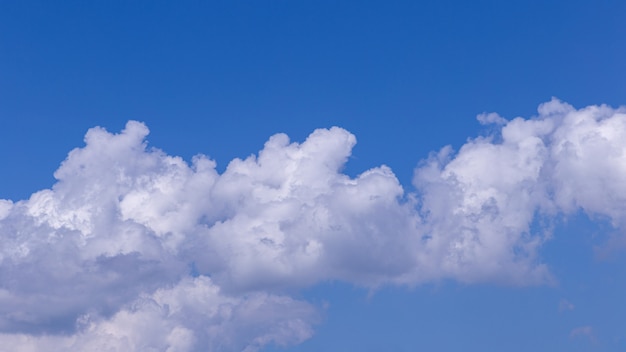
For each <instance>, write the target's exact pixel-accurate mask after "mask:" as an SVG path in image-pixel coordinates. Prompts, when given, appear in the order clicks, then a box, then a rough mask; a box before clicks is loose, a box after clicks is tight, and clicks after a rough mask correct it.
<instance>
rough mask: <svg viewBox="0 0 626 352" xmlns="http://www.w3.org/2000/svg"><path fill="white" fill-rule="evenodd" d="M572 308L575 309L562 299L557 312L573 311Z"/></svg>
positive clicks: (570, 303)
mask: <svg viewBox="0 0 626 352" xmlns="http://www.w3.org/2000/svg"><path fill="white" fill-rule="evenodd" d="M574 308H576V307H575V306H574V304H573V303H572V302H570V301H568V300H566V299H562V300H561V301H560V302H559V312H567V311H571V310H574Z"/></svg>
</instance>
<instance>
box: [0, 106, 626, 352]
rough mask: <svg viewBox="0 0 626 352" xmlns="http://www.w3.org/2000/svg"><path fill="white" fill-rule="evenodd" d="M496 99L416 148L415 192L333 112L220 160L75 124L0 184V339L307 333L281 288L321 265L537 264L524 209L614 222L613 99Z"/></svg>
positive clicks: (382, 275)
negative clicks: (252, 152)
mask: <svg viewBox="0 0 626 352" xmlns="http://www.w3.org/2000/svg"><path fill="white" fill-rule="evenodd" d="M496 117H499V116H495V115H494V116H491V117H489V118H488V117H485V118H483V119H482V120H484V121H487V122H489V123H496V124H501V125H502V128H501V130H500V131H499V132H498V133H499V134H501V136H498V138H491V137H481V138H476V139H473V140H469V141H468V142H467V143H466V144H465V145H464V146H463V147H462V148H461V149H460V150H459V151H458V152H457V153H454V152H453V151H452V150H451V149H450V148H444V149H442V150H441V151H440V152H439V153H437V154H433V155H432V156H431V157H430V158H428V159H427V160H425V161H423V162H422V163H421V164H420V166H419V167H418V168H417V169H416V173H415V179H414V186H415V187H416V193H407V192H406V191H405V190H404V189H403V188H402V186H401V185H400V184H399V182H398V180H397V178H396V177H395V175H394V174H393V172H392V171H391V170H390V169H389V168H388V167H386V166H381V167H377V168H373V169H371V170H367V171H365V172H364V173H362V174H361V175H359V176H357V177H356V178H350V177H348V176H347V175H345V174H343V173H342V172H341V169H342V167H343V166H344V164H345V162H346V161H347V159H348V157H349V156H350V153H351V150H352V147H353V146H354V144H355V143H356V139H355V137H354V136H353V135H352V134H350V133H349V132H347V131H345V130H343V129H341V128H336V127H335V128H331V129H320V130H316V131H314V132H313V133H312V134H311V135H310V136H309V137H308V138H307V140H306V141H304V142H302V143H291V142H290V141H289V139H288V137H287V136H286V135H284V134H278V135H275V136H273V137H271V138H270V139H269V140H268V142H267V143H266V144H265V146H264V148H263V149H262V150H261V151H260V152H259V153H258V155H257V156H250V157H248V158H246V159H244V160H241V159H235V160H233V161H232V162H231V163H230V164H229V165H228V167H227V168H226V170H225V171H224V172H223V173H222V174H220V173H218V172H217V171H216V169H215V163H214V162H213V161H212V160H209V159H208V158H206V157H204V156H202V155H198V156H196V157H195V158H194V159H193V160H192V162H191V164H188V163H186V162H185V161H184V160H182V159H181V158H179V157H174V156H169V155H167V154H165V153H164V152H162V151H160V150H158V149H153V148H148V147H147V145H146V142H145V137H146V135H147V134H148V129H147V128H146V126H144V125H143V124H141V123H138V122H129V123H128V125H127V126H126V128H125V129H124V130H123V131H122V132H121V133H119V134H111V133H109V132H107V131H105V130H104V129H102V128H94V129H91V130H90V131H89V132H88V133H87V135H86V137H85V143H86V145H85V146H84V147H82V148H77V149H75V150H73V151H72V152H70V154H69V155H68V157H67V159H66V160H65V161H64V162H63V164H62V165H61V167H60V168H59V169H58V170H57V172H56V173H55V177H56V178H57V180H58V181H57V183H56V184H55V185H54V186H53V187H52V188H51V189H48V190H42V191H39V192H37V193H34V194H33V195H32V196H31V197H30V199H28V200H22V201H17V202H12V201H0V237H2V241H1V242H0V275H1V276H2V277H3V280H2V281H1V282H0V313H1V314H0V331H1V332H2V333H3V335H2V336H1V337H0V342H2V343H3V345H6V346H9V345H13V346H23V347H22V350H23V351H27V350H29V348H30V350H42V349H44V347H42V346H58V347H55V348H58V349H59V350H63V349H66V348H70V347H71V348H73V349H74V348H79V347H80V346H83V345H81V344H87V343H88V344H98V343H100V342H99V341H102V343H103V344H108V345H106V346H108V347H106V346H105V345H102V347H101V350H106V348H110V349H111V350H149V348H155V349H156V350H164V349H167V348H170V350H171V351H193V350H198V349H201V350H206V349H209V350H215V351H231V350H232V351H235V350H242V349H245V348H248V350H254V349H256V348H259V347H262V346H263V345H265V344H267V343H278V344H293V343H298V342H300V341H302V340H303V339H306V338H308V337H309V336H310V335H311V331H312V330H311V326H312V325H313V324H314V323H315V322H316V321H317V316H316V314H314V309H313V308H312V307H311V306H310V305H308V304H307V303H305V302H299V301H295V300H293V299H291V298H289V297H288V296H284V293H285V292H291V291H292V290H294V289H298V288H300V287H305V286H309V285H313V284H315V283H317V282H321V281H325V280H342V281H347V282H351V283H354V284H358V285H362V286H365V287H378V286H380V285H383V284H390V283H391V284H407V285H415V284H419V283H422V282H425V281H431V280H439V279H442V278H452V279H456V280H459V281H463V282H485V281H491V282H506V283H511V284H531V283H542V282H546V281H547V280H550V274H549V271H548V269H547V267H546V266H545V265H544V264H542V263H541V258H539V257H538V254H537V253H538V251H537V250H538V248H540V246H541V245H542V243H544V242H545V241H546V240H548V239H549V237H550V234H549V228H548V229H546V228H542V227H541V226H537V224H540V223H541V222H542V221H544V220H545V221H547V222H548V223H549V222H550V218H552V217H553V216H555V215H557V214H565V215H567V214H572V213H575V212H576V211H578V210H580V209H582V210H583V211H586V212H587V213H589V214H591V215H592V216H600V217H606V218H608V219H610V220H611V222H612V224H613V225H614V226H616V227H618V226H622V225H623V222H624V220H625V219H624V215H623V214H626V212H625V210H626V186H625V185H624V183H623V182H621V180H623V179H624V178H625V177H626V115H625V114H624V111H623V110H619V109H618V110H615V109H611V108H609V107H606V106H591V107H587V108H584V109H580V110H576V109H574V108H572V107H571V106H569V105H567V104H564V103H562V102H559V101H558V100H552V101H551V102H548V103H546V104H543V105H541V106H540V108H539V115H538V116H537V117H534V118H532V119H522V118H516V119H514V120H511V121H506V120H504V119H502V118H496ZM482 120H481V121H482ZM484 121H483V122H484ZM500 137H501V138H500ZM496 141H497V142H496ZM416 159H417V158H416ZM192 276H193V277H192ZM194 277H195V278H194ZM209 277H210V279H209ZM225 306H227V307H230V308H228V309H227V311H228V312H230V313H228V314H227V316H223V315H221V314H222V313H220V312H222V310H221V309H222V308H223V307H225ZM192 307H193V308H192ZM224 309H225V308H224ZM183 311H184V312H185V313H184V314H183V313H180V312H183ZM176 312H178V313H176ZM224 314H225V313H224ZM42 334H43V335H42ZM104 336H106V338H105V337H104ZM5 342H6V343H5ZM28 346H31V347H28ZM68 346H70V347H68ZM168 346H169V347H168ZM50 348H52V347H50ZM50 348H48V349H47V350H50ZM79 349H80V348H79Z"/></svg>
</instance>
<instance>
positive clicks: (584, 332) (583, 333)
mask: <svg viewBox="0 0 626 352" xmlns="http://www.w3.org/2000/svg"><path fill="white" fill-rule="evenodd" d="M569 337H570V339H579V338H584V339H586V340H589V341H591V342H594V341H596V337H595V335H594V333H593V328H592V327H591V326H589V325H587V326H580V327H577V328H574V329H572V331H571V332H570V333H569Z"/></svg>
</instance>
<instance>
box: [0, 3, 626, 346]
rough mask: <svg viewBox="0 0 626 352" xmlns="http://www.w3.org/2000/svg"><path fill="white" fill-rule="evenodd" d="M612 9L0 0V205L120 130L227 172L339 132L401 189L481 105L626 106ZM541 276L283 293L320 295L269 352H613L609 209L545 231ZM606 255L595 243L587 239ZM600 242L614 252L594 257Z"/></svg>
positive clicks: (619, 11)
mask: <svg viewBox="0 0 626 352" xmlns="http://www.w3.org/2000/svg"><path fill="white" fill-rule="evenodd" d="M625 15H626V3H625V2H622V1H602V0H600V1H598V0H596V1H577V0H573V1H428V2H427V1H325V0H319V1H305V0H288V1H204V2H202V1H177V2H174V1H172V2H166V1H88V2H87V1H63V2H48V1H30V0H28V1H1V2H0V163H1V164H2V172H0V199H12V200H14V201H18V200H21V199H27V198H28V197H29V196H30V195H31V194H32V193H33V192H36V191H38V190H40V189H44V188H49V187H51V186H52V184H53V183H54V182H55V181H54V178H53V173H54V171H55V170H56V169H57V168H58V167H59V164H60V163H61V162H62V161H63V160H64V159H65V158H66V156H67V153H68V152H69V151H70V150H71V149H73V148H75V147H79V146H82V145H83V144H84V143H83V141H82V138H83V135H84V134H85V132H86V131H87V130H88V129H89V128H91V127H94V126H102V127H105V128H106V129H107V130H109V131H112V132H118V131H120V130H122V129H123V127H124V125H125V123H126V121H128V120H138V121H143V122H145V124H146V125H147V126H148V127H149V128H150V131H151V132H150V135H149V136H148V141H149V144H150V145H151V146H155V147H157V148H160V149H162V150H164V151H165V152H166V153H168V154H170V155H179V156H182V157H183V158H184V159H185V160H188V161H189V160H191V157H192V156H193V155H195V154H198V153H203V154H206V155H208V156H209V157H211V158H212V159H214V160H216V162H217V169H218V170H219V171H223V170H224V169H225V167H226V165H227V164H228V162H229V161H230V160H231V159H233V158H236V157H240V158H245V157H247V156H248V155H250V154H252V153H256V152H258V151H259V150H260V149H261V148H262V147H263V143H264V142H265V141H266V140H267V139H268V138H269V137H270V136H271V135H273V134H275V133H279V132H284V133H286V134H288V135H289V136H290V137H291V139H292V140H294V141H303V140H304V139H305V138H306V137H307V135H309V133H311V132H312V131H313V130H314V129H316V128H328V127H331V126H340V127H342V128H345V129H347V130H348V131H350V132H351V133H353V134H354V135H355V136H356V138H357V140H358V143H357V145H356V147H355V148H354V150H353V152H352V155H351V157H350V159H349V161H348V163H347V165H346V169H345V170H344V172H345V173H347V174H348V175H351V176H355V175H357V174H360V173H361V172H363V171H365V170H367V169H369V168H372V167H376V166H379V165H381V164H385V165H388V166H389V167H390V168H391V169H392V170H393V171H394V173H395V174H396V176H397V177H398V179H399V180H400V182H401V184H402V185H403V186H404V188H405V190H407V191H413V190H414V187H413V186H412V185H411V180H412V178H413V172H414V168H415V167H416V166H417V165H418V163H420V161H421V160H424V159H426V158H427V157H428V155H429V153H431V152H433V151H437V150H439V149H440V148H442V147H443V146H445V145H451V146H452V147H453V148H455V149H458V148H459V147H460V146H461V145H463V144H464V143H465V142H466V141H467V138H470V137H472V138H473V137H476V136H479V135H486V134H488V133H490V132H491V131H492V130H491V127H490V126H481V125H480V124H479V123H478V122H477V121H476V115H477V114H480V113H483V112H497V113H498V114H500V115H501V116H503V117H505V118H507V119H513V118H515V117H517V116H523V117H526V118H528V117H531V116H533V115H536V114H537V112H536V111H537V106H538V105H539V104H541V103H544V102H546V101H549V100H550V99H551V98H552V97H557V98H558V99H561V100H562V101H564V102H567V103H569V104H571V105H573V106H574V107H575V108H583V107H585V106H587V105H591V104H608V105H610V106H613V107H617V106H620V105H624V104H626V98H625V97H626V84H624V82H626V60H624V57H626V22H625V21H624V16H625ZM556 223H557V224H556V226H555V229H554V237H553V239H552V240H550V241H548V242H547V243H546V244H545V245H544V246H542V247H541V250H540V256H541V258H542V261H543V262H545V263H546V264H547V265H548V267H549V268H550V270H551V272H552V273H553V275H554V277H555V278H556V282H555V283H554V284H553V285H546V284H543V285H537V286H535V285H532V286H529V287H517V286H507V285H502V284H500V283H492V282H487V283H479V284H463V283H458V282H457V281H454V280H446V279H444V280H438V281H435V282H430V283H426V284H419V285H417V286H415V287H412V288H407V287H397V286H384V287H383V288H381V289H380V290H378V291H375V292H369V291H368V290H367V289H364V288H359V287H357V286H354V285H353V284H351V283H342V282H334V281H333V282H326V283H320V284H316V285H313V286H311V287H308V288H305V289H302V290H296V291H293V292H290V294H291V295H293V296H294V297H298V298H301V299H303V300H306V301H310V302H313V303H314V304H316V305H318V306H326V308H325V310H324V314H323V316H324V317H323V320H322V322H321V323H320V324H319V325H316V327H315V334H314V335H313V337H312V338H310V339H309V340H307V341H305V342H303V343H302V344H299V345H296V346H291V347H288V348H284V349H283V348H279V347H276V348H275V347H272V346H270V347H268V348H267V349H266V350H267V351H279V350H286V351H329V352H332V351H498V350H500V351H530V350H533V351H556V350H566V351H623V350H626V320H625V319H624V316H626V305H625V304H624V301H623V300H624V297H625V296H626V280H625V279H624V278H625V277H626V276H625V274H626V272H625V271H626V266H625V264H626V258H625V256H624V251H623V249H618V250H613V251H608V250H604V251H603V250H602V248H604V249H606V242H607V235H606V234H607V233H610V234H614V233H616V232H617V233H619V232H620V231H621V232H623V230H619V229H617V230H616V229H613V228H611V226H610V225H609V224H608V223H607V221H606V220H602V219H600V221H596V222H590V221H589V220H588V219H587V218H586V216H585V215H584V213H583V212H582V211H581V212H579V213H578V215H576V216H574V217H570V218H568V219H567V220H563V219H560V220H558V221H557V222H556ZM599 248H600V249H599ZM606 252H608V254H607V253H606Z"/></svg>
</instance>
